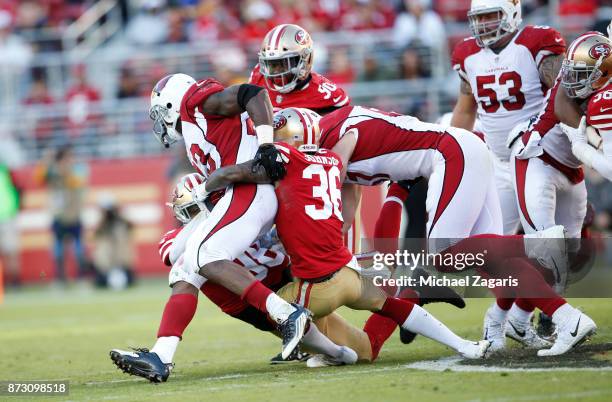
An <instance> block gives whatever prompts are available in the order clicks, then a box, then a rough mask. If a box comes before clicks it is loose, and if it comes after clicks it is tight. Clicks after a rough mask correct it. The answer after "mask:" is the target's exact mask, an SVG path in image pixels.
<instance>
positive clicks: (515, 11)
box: [468, 0, 522, 47]
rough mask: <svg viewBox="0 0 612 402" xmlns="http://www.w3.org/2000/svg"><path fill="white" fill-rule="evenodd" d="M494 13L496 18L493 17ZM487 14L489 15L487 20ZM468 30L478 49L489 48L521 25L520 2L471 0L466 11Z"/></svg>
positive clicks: (510, 0)
mask: <svg viewBox="0 0 612 402" xmlns="http://www.w3.org/2000/svg"><path fill="white" fill-rule="evenodd" d="M493 13H496V17H493ZM487 14H491V16H489V18H487V17H486V15H487ZM468 19H469V21H470V30H471V31H472V35H473V36H474V38H475V39H476V42H477V43H478V45H479V46H480V47H490V46H492V45H494V44H495V43H497V42H498V41H499V40H500V39H502V38H503V37H504V36H506V35H507V34H509V33H513V32H515V31H516V30H517V29H518V28H519V25H520V24H521V21H522V18H521V1H520V0H472V4H471V5H470V11H468Z"/></svg>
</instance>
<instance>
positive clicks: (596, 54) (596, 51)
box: [589, 43, 612, 60]
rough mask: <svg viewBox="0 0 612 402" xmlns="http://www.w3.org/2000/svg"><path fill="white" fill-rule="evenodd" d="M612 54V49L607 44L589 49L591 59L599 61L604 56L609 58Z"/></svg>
mask: <svg viewBox="0 0 612 402" xmlns="http://www.w3.org/2000/svg"><path fill="white" fill-rule="evenodd" d="M610 53H612V48H611V47H610V45H608V44H607V43H598V44H596V45H593V46H592V47H591V48H590V49H589V56H591V58H592V59H595V60H597V59H599V58H600V57H602V56H603V57H604V58H605V57H608V56H609V55H610Z"/></svg>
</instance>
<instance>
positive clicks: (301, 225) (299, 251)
mask: <svg viewBox="0 0 612 402" xmlns="http://www.w3.org/2000/svg"><path fill="white" fill-rule="evenodd" d="M275 145H276V148H277V149H278V150H279V151H280V153H281V154H283V156H284V157H285V160H286V161H287V162H285V168H286V169H287V175H286V176H285V178H284V179H283V180H281V181H279V182H278V183H277V186H276V198H277V199H278V212H277V214H276V229H277V232H278V237H279V238H280V240H281V242H282V243H283V245H284V246H285V251H286V252H287V254H288V255H289V257H291V273H292V274H293V276H295V277H298V278H301V279H314V278H321V277H323V276H326V275H329V274H331V273H333V272H335V271H337V270H339V269H340V268H342V267H344V266H346V265H349V264H351V262H354V259H353V255H352V254H351V252H350V251H349V249H348V248H346V246H345V245H344V237H343V235H342V225H343V223H344V221H343V220H342V201H341V195H340V187H341V183H340V171H341V170H342V162H341V161H340V157H339V156H338V155H336V154H335V153H333V152H331V151H327V150H323V149H322V150H319V151H318V152H317V153H314V154H304V153H302V152H300V151H298V150H297V149H295V148H294V147H292V146H291V145H288V144H286V143H284V142H278V143H275Z"/></svg>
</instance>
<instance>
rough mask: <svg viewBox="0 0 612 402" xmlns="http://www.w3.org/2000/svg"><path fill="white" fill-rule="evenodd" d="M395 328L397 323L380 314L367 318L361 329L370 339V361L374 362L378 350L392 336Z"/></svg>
mask: <svg viewBox="0 0 612 402" xmlns="http://www.w3.org/2000/svg"><path fill="white" fill-rule="evenodd" d="M395 328H397V323H396V322H395V321H394V320H392V319H390V318H387V317H385V316H382V315H380V314H376V313H375V314H372V315H371V316H370V318H368V320H367V321H366V323H365V326H364V327H363V332H365V333H366V334H367V335H368V338H369V339H370V346H371V348H372V361H374V360H376V358H377V357H378V354H379V353H380V349H381V348H382V346H383V345H384V343H385V341H386V340H387V339H389V337H390V336H391V335H392V334H393V332H394V331H395Z"/></svg>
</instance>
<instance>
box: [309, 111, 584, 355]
mask: <svg viewBox="0 0 612 402" xmlns="http://www.w3.org/2000/svg"><path fill="white" fill-rule="evenodd" d="M319 124H320V129H321V140H320V146H321V147H323V148H326V149H331V150H332V151H333V152H335V153H337V154H338V155H339V156H340V158H341V161H342V163H343V165H344V166H347V167H346V175H345V176H346V179H345V177H344V175H343V177H342V179H343V181H344V183H345V184H344V185H343V186H342V187H343V188H342V191H343V197H342V204H343V206H344V207H345V210H344V216H345V219H346V218H347V217H348V219H350V218H351V214H353V213H354V211H355V201H354V200H356V199H357V197H356V196H355V195H356V194H358V192H359V188H358V186H357V185H373V184H377V183H380V182H381V181H383V180H393V181H401V180H414V179H415V178H418V177H425V178H427V179H428V180H429V188H428V194H427V212H428V217H429V220H428V223H427V236H428V240H429V244H428V246H429V250H430V252H448V253H451V254H453V253H458V252H461V253H464V254H465V253H474V254H475V253H478V252H479V251H478V250H480V252H481V251H482V250H484V249H486V250H488V255H487V264H486V267H485V270H484V271H483V272H482V273H483V274H486V275H488V276H491V277H493V278H503V277H507V275H508V273H510V272H511V273H512V274H513V275H514V276H515V277H516V278H518V280H519V284H520V289H507V288H506V287H497V288H495V289H494V293H495V294H496V296H497V297H498V299H499V298H512V297H511V296H513V295H516V293H517V291H520V293H521V294H523V295H528V299H525V300H524V302H525V304H528V305H530V306H531V307H538V308H540V309H541V310H542V311H544V312H545V313H547V314H550V315H552V317H553V322H554V323H555V324H558V325H560V327H559V328H558V330H559V335H558V337H557V339H556V341H555V343H554V344H553V346H552V348H551V349H542V350H539V351H538V354H539V355H541V356H546V355H553V354H562V353H565V352H567V351H568V350H569V349H571V348H572V347H573V346H575V345H576V344H577V343H578V342H580V341H581V340H583V339H585V338H586V337H587V336H588V335H589V334H591V333H592V332H593V331H594V329H595V324H594V322H593V321H592V320H591V319H590V318H589V317H587V316H585V315H584V314H583V313H581V312H580V311H579V310H577V309H575V308H574V307H572V306H570V305H569V304H568V303H567V302H566V301H565V300H564V299H563V298H562V297H560V296H559V295H558V294H557V293H555V292H554V291H553V289H552V288H551V287H550V286H549V285H548V284H547V283H546V281H545V280H544V278H543V277H542V276H541V274H540V273H539V272H538V271H537V270H536V269H535V267H534V266H533V265H531V263H530V261H529V258H536V259H538V260H539V261H541V263H542V264H543V265H545V266H546V267H547V268H549V269H551V270H555V266H559V265H560V264H566V263H567V255H566V250H565V242H564V241H559V239H564V230H563V227H562V226H554V227H552V228H550V229H547V230H544V231H539V232H537V233H534V234H526V235H524V236H523V235H521V236H510V235H507V236H501V235H499V234H500V233H501V231H502V229H501V226H502V225H501V212H500V207H499V203H498V200H497V193H496V191H495V184H494V178H493V162H492V160H491V158H492V156H491V154H490V153H489V152H487V149H486V145H485V144H484V143H483V142H482V141H481V140H480V139H479V138H478V137H477V136H475V135H474V134H472V133H470V132H468V131H466V130H463V129H459V128H455V127H444V126H440V125H437V124H430V123H424V122H421V121H419V120H418V119H416V118H414V117H410V116H402V115H398V114H396V113H388V112H383V111H380V110H376V109H371V108H366V107H361V106H354V107H345V108H342V109H340V110H338V111H336V112H333V113H330V114H328V115H326V116H325V117H323V118H322V119H321V121H320V123H319ZM381 133H384V141H380V135H381ZM496 239H501V240H502V241H503V247H500V243H499V242H496V241H494V240H496ZM535 295H538V296H537V298H535ZM529 315H530V314H529V313H527V314H524V315H523V316H521V317H518V318H517V319H516V320H515V321H514V322H513V323H512V325H513V326H514V327H515V328H516V329H517V330H518V331H521V332H523V331H525V334H526V335H527V334H529V336H530V337H532V339H529V340H528V341H529V342H527V341H525V337H521V338H523V341H524V342H525V343H527V344H528V345H529V346H530V347H534V348H537V347H540V348H541V347H544V346H546V345H548V342H546V341H545V340H543V339H540V338H537V335H536V334H535V332H534V331H533V329H531V331H530V330H529V329H530V328H531V326H530V322H529ZM576 323H577V324H576ZM498 329H499V330H500V331H501V330H502V328H498ZM574 329H575V330H574ZM500 338H501V344H498V345H493V346H494V347H495V346H496V347H497V348H499V349H501V348H503V347H504V343H503V340H504V333H503V332H501V333H499V334H498V335H497V336H495V337H493V340H495V341H499V339H500Z"/></svg>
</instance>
